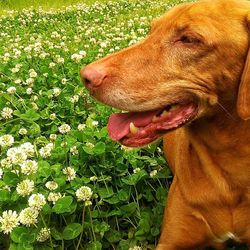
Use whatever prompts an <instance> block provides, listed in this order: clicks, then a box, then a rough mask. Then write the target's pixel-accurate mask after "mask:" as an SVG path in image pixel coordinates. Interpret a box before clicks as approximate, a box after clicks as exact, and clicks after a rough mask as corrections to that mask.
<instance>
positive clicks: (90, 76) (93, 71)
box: [81, 65, 107, 89]
mask: <svg viewBox="0 0 250 250" xmlns="http://www.w3.org/2000/svg"><path fill="white" fill-rule="evenodd" d="M106 77H107V75H106V72H105V71H104V69H103V68H101V67H97V66H92V65H89V66H87V67H85V68H84V69H82V70H81V78H82V80H83V81H84V83H85V86H86V87H87V88H89V89H91V88H97V87H99V86H100V85H101V84H102V83H103V80H104V79H105V78H106Z"/></svg>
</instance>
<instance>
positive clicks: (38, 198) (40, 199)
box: [28, 194, 46, 210]
mask: <svg viewBox="0 0 250 250" xmlns="http://www.w3.org/2000/svg"><path fill="white" fill-rule="evenodd" d="M28 203H29V206H30V207H33V208H35V209H37V210H41V209H42V208H43V206H44V205H45V204H46V199H45V196H44V195H43V194H32V195H31V196H30V197H29V200H28Z"/></svg>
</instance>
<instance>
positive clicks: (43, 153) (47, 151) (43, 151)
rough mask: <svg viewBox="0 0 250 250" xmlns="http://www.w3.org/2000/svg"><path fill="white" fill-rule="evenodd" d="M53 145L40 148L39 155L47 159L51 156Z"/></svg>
mask: <svg viewBox="0 0 250 250" xmlns="http://www.w3.org/2000/svg"><path fill="white" fill-rule="evenodd" d="M53 147H54V145H53V143H49V144H47V145H46V146H45V147H42V148H40V150H39V154H40V156H41V157H42V158H47V157H49V156H51V150H52V149H53Z"/></svg>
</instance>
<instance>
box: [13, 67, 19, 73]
mask: <svg viewBox="0 0 250 250" xmlns="http://www.w3.org/2000/svg"><path fill="white" fill-rule="evenodd" d="M19 70H20V69H19V68H12V69H11V72H12V73H17V72H18V71H19Z"/></svg>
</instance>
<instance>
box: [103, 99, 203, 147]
mask: <svg viewBox="0 0 250 250" xmlns="http://www.w3.org/2000/svg"><path fill="white" fill-rule="evenodd" d="M197 114H198V104H197V103H195V102H191V101H183V102H176V103H173V104H169V105H167V106H165V108H159V109H156V110H151V111H144V112H128V113H115V114H112V115H111V116H110V118H109V122H108V132H109V135H110V137H111V139H112V140H114V141H118V142H120V143H121V144H123V145H125V146H127V147H143V146H145V145H148V144H150V143H152V142H154V141H156V140H157V139H159V138H161V137H162V136H163V135H164V134H165V133H167V132H169V131H171V130H174V129H177V128H179V127H181V126H184V125H187V124H188V123H190V122H191V121H193V120H194V119H195V118H196V117H197Z"/></svg>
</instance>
